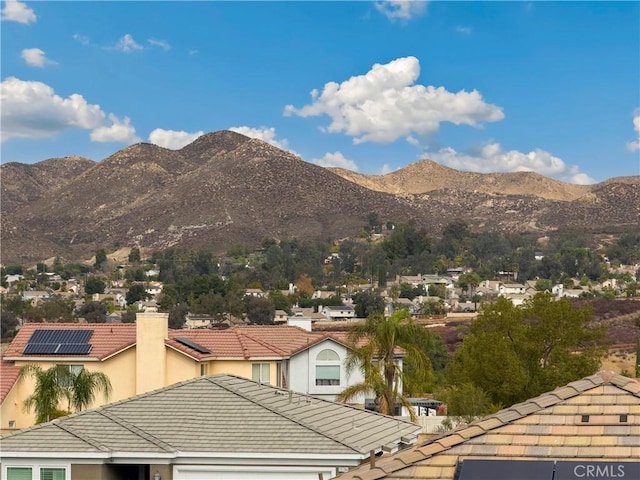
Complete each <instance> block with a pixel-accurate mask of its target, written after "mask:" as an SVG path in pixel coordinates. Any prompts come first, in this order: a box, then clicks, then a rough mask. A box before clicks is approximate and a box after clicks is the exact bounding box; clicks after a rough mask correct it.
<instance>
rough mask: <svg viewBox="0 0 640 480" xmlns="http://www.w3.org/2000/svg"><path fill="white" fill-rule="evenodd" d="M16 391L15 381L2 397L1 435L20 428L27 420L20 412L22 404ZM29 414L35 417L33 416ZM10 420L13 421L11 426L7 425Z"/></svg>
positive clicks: (0, 414) (0, 413)
mask: <svg viewBox="0 0 640 480" xmlns="http://www.w3.org/2000/svg"><path fill="white" fill-rule="evenodd" d="M18 391H19V387H18V384H17V383H16V384H15V385H14V386H13V388H12V389H11V390H10V391H9V393H8V394H7V396H6V397H5V398H4V401H3V402H2V406H1V407H0V421H1V422H2V423H1V424H0V434H2V435H4V434H6V433H11V432H13V431H15V430H17V429H19V428H22V427H21V425H26V422H27V421H28V419H27V418H25V417H26V414H24V413H22V405H20V403H19V402H20V397H19V395H18ZM31 416H32V417H33V418H34V419H35V416H33V415H31ZM11 421H12V422H15V425H14V427H13V428H10V427H9V422H11Z"/></svg>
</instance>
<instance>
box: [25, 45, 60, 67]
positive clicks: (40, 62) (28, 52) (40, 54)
mask: <svg viewBox="0 0 640 480" xmlns="http://www.w3.org/2000/svg"><path fill="white" fill-rule="evenodd" d="M20 56H21V57H22V59H23V60H24V61H25V63H26V64H27V65H29V66H31V67H40V68H43V67H44V66H45V65H47V64H48V65H52V64H54V63H56V62H54V61H53V60H49V59H48V58H47V57H46V56H45V54H44V51H43V50H40V49H39V48H25V49H24V50H22V52H21V53H20Z"/></svg>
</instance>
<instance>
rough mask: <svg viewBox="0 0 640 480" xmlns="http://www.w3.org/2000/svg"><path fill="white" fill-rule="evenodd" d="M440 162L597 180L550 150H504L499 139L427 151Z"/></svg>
mask: <svg viewBox="0 0 640 480" xmlns="http://www.w3.org/2000/svg"><path fill="white" fill-rule="evenodd" d="M423 156H426V157H427V158H430V159H432V160H434V161H436V162H438V163H441V164H443V165H446V166H448V167H451V168H455V169H456V170H464V171H470V172H479V173H493V172H536V173H539V174H541V175H544V176H546V177H551V178H555V179H556V180H561V181H563V182H570V183H577V184H580V185H587V184H590V183H594V182H595V180H593V179H592V178H591V177H589V176H588V175H587V174H586V173H583V172H581V171H580V169H579V168H578V167H577V166H576V165H573V166H569V165H567V164H566V163H564V162H563V161H562V160H561V159H560V158H558V157H554V156H553V155H551V154H550V153H549V152H546V151H544V150H540V149H536V150H534V151H532V152H529V153H522V152H519V151H517V150H510V151H508V152H505V151H503V150H502V148H501V147H500V144H499V143H495V142H494V143H487V144H486V145H484V146H483V147H482V149H481V150H480V151H479V152H477V153H475V154H471V153H460V152H456V151H455V150H454V149H453V148H450V147H447V148H442V149H440V150H438V151H433V152H429V151H425V152H424V155H423Z"/></svg>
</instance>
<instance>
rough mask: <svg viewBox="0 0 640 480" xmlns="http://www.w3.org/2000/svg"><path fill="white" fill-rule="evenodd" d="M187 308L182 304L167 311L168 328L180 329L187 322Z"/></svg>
mask: <svg viewBox="0 0 640 480" xmlns="http://www.w3.org/2000/svg"><path fill="white" fill-rule="evenodd" d="M188 313H189V307H188V306H187V305H186V304H184V303H178V304H177V305H174V306H173V307H171V308H170V309H169V328H176V329H179V328H182V327H184V324H185V322H186V321H187V314H188Z"/></svg>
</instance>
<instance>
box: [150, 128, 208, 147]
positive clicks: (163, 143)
mask: <svg viewBox="0 0 640 480" xmlns="http://www.w3.org/2000/svg"><path fill="white" fill-rule="evenodd" d="M202 135H204V132H203V131H199V132H195V133H189V132H185V131H182V130H164V129H162V128H156V129H155V130H154V131H152V132H151V133H150V134H149V141H150V142H151V143H153V144H155V145H158V146H159V147H164V148H170V149H171V150H179V149H181V148H182V147H184V146H186V145H189V144H190V143H191V142H193V141H194V140H195V139H196V138H198V137H200V136H202Z"/></svg>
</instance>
